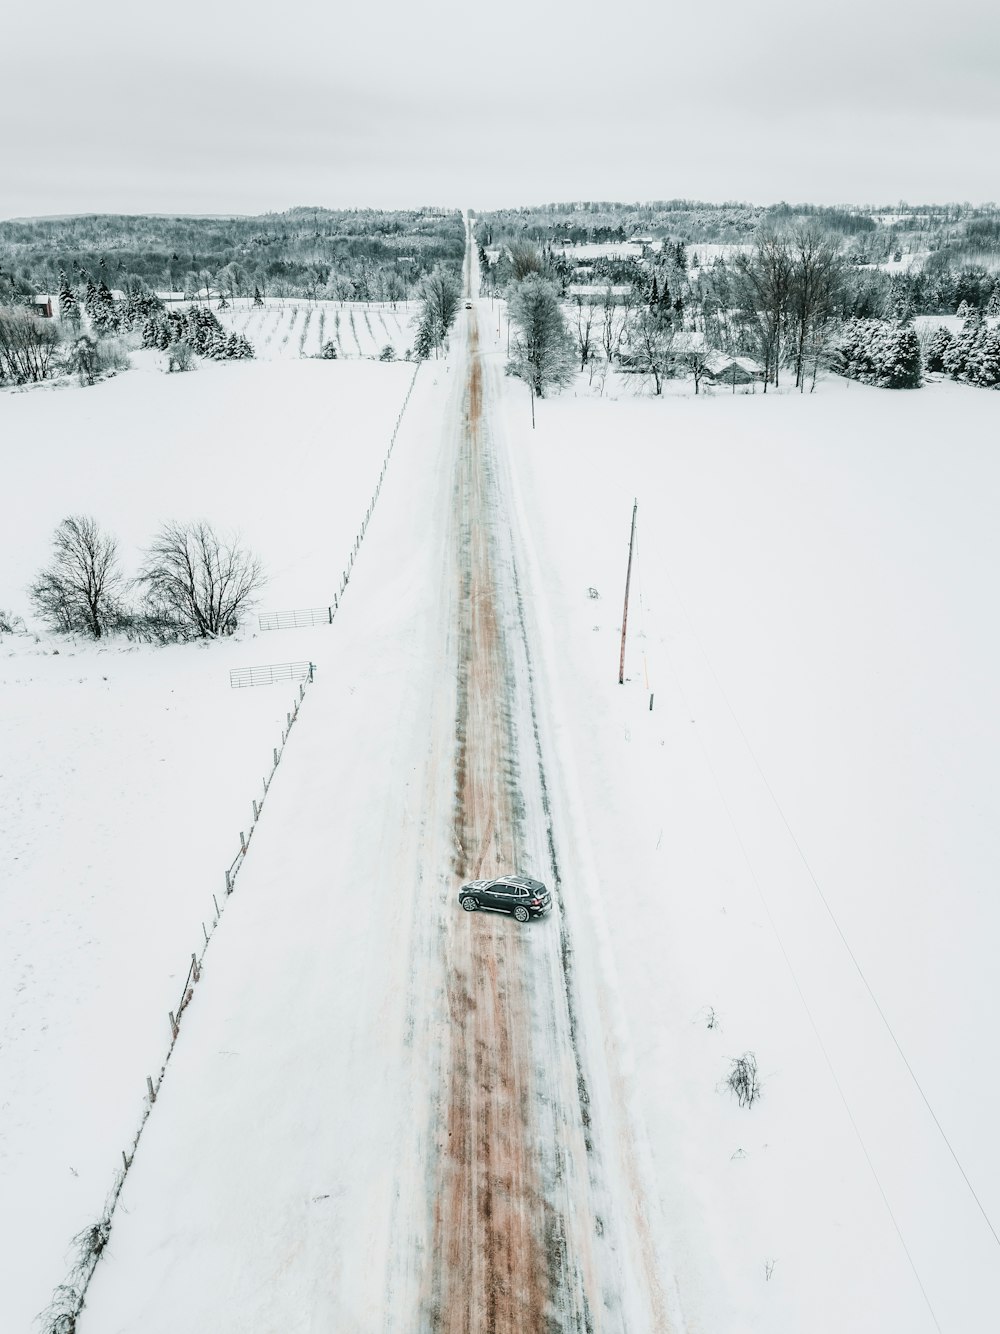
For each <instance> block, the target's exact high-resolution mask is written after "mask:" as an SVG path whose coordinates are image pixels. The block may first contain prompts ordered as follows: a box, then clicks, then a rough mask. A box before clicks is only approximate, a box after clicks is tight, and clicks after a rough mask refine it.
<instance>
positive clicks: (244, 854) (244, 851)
mask: <svg viewBox="0 0 1000 1334" xmlns="http://www.w3.org/2000/svg"><path fill="white" fill-rule="evenodd" d="M240 847H241V848H242V849H243V856H244V857H245V856H246V855H247V841H246V839H245V838H244V837H243V830H242V829H241V830H240Z"/></svg>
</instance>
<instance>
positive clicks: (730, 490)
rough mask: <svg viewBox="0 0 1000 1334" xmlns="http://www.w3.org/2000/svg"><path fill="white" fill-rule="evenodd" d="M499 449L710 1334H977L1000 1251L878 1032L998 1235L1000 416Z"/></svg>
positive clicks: (764, 404) (782, 420)
mask: <svg viewBox="0 0 1000 1334" xmlns="http://www.w3.org/2000/svg"><path fill="white" fill-rule="evenodd" d="M506 418H507V432H508V438H509V440H510V442H511V448H512V472H513V474H514V476H515V477H516V479H517V491H518V492H519V494H520V497H521V502H522V504H523V506H524V511H525V516H526V528H527V529H528V530H530V532H531V533H532V536H533V541H534V544H535V547H536V566H535V569H534V575H535V577H534V578H533V579H532V581H531V586H532V594H533V603H534V605H533V611H534V624H535V627H536V629H537V631H538V634H539V637H540V642H541V645H542V646H543V647H544V652H545V656H546V657H547V665H548V671H547V672H546V673H543V674H542V679H543V680H545V681H547V683H548V685H549V690H550V694H549V698H548V708H547V709H546V710H545V711H544V714H543V716H546V717H547V719H548V724H549V728H550V731H549V732H548V733H547V736H546V737H545V738H543V740H547V741H548V743H549V746H550V750H551V752H552V753H554V754H555V755H557V756H558V761H559V765H560V769H561V772H562V780H563V787H562V791H561V793H560V796H561V798H562V800H563V802H564V804H565V805H564V809H565V811H566V812H568V811H570V810H572V809H574V807H575V809H576V810H577V812H578V818H577V819H576V821H575V822H574V824H573V825H572V826H571V829H570V831H569V833H570V837H571V839H572V841H573V847H572V849H571V852H572V854H573V855H574V856H575V859H576V861H577V862H578V863H581V864H582V866H583V867H584V870H585V873H586V874H589V875H590V876H591V877H592V879H593V881H594V882H595V884H596V886H597V890H596V892H597V893H598V894H599V895H600V898H601V900H602V907H603V920H604V922H605V924H606V930H607V938H606V939H607V959H606V965H607V968H608V969H609V970H611V972H612V974H613V976H614V977H615V978H616V990H617V992H618V995H619V997H620V1001H621V1005H622V1008H623V1021H624V1026H625V1029H626V1030H627V1038H626V1039H625V1041H627V1043H628V1044H629V1046H630V1048H631V1051H632V1055H633V1059H634V1071H635V1087H634V1092H635V1106H636V1108H637V1110H638V1111H639V1113H640V1115H641V1119H642V1120H643V1121H644V1123H645V1126H646V1129H647V1132H648V1134H649V1138H650V1143H651V1151H652V1158H653V1162H654V1164H655V1176H656V1184H657V1187H658V1190H657V1194H658V1196H659V1199H660V1201H661V1202H662V1209H663V1215H662V1216H663V1220H664V1229H665V1237H666V1244H667V1251H668V1254H669V1256H670V1262H671V1264H672V1266H673V1268H674V1272H675V1275H676V1279H677V1283H678V1288H679V1292H680V1298H681V1302H682V1305H683V1307H684V1311H685V1315H686V1320H687V1328H688V1329H689V1330H727V1331H729V1330H760V1331H765V1330H766V1331H779V1330H780V1331H789V1334H791V1331H798V1330H802V1329H809V1330H811V1331H817V1332H820V1334H825V1332H826V1331H831V1332H832V1331H835V1330H842V1329H845V1328H849V1329H851V1330H855V1331H860V1330H864V1331H872V1334H875V1331H885V1330H889V1329H893V1330H903V1329H906V1330H908V1331H910V1330H923V1329H927V1330H932V1329H933V1328H934V1317H933V1316H932V1315H931V1312H930V1309H929V1307H930V1306H932V1307H933V1310H934V1312H935V1313H936V1317H937V1319H938V1320H939V1321H940V1327H941V1328H943V1329H945V1330H956V1331H957V1330H971V1329H982V1328H985V1326H986V1324H988V1322H989V1312H990V1311H991V1309H992V1307H993V1294H994V1292H995V1288H996V1284H997V1281H998V1279H1000V1252H998V1248H997V1244H996V1241H995V1239H994V1238H993V1237H992V1236H991V1235H990V1231H989V1227H988V1225H987V1223H986V1221H985V1220H984V1218H983V1217H982V1215H981V1213H980V1212H979V1210H978V1208H977V1206H976V1204H975V1201H974V1200H973V1199H972V1197H971V1194H970V1192H969V1191H968V1189H967V1188H966V1186H965V1184H964V1183H963V1181H962V1178H961V1175H960V1171H959V1169H958V1167H957V1166H956V1164H955V1162H954V1160H953V1158H952V1157H951V1154H950V1152H949V1150H948V1148H947V1147H946V1146H945V1144H944V1142H943V1139H942V1136H941V1134H940V1133H939V1132H938V1130H937V1129H936V1127H935V1125H934V1122H933V1120H932V1117H931V1114H930V1112H929V1111H928V1109H927V1107H926V1106H925V1104H924V1102H923V1100H922V1097H921V1093H920V1092H919V1091H918V1090H917V1088H916V1087H915V1083H914V1081H913V1079H911V1078H910V1075H909V1074H908V1072H907V1070H906V1067H905V1065H904V1063H903V1060H902V1057H901V1054H900V1051H899V1050H898V1049H897V1048H896V1046H895V1045H894V1042H893V1040H892V1038H891V1037H890V1036H889V1034H888V1032H887V1029H886V1025H885V1024H884V1023H883V1020H882V1018H881V1017H880V1015H879V1012H878V1009H877V1008H876V1003H875V1001H876V999H877V1002H878V1004H879V1005H880V1006H881V1008H882V1011H883V1014H884V1016H885V1019H886V1021H887V1022H888V1024H889V1025H890V1026H891V1028H892V1031H893V1033H894V1034H895V1038H896V1039H897V1040H898V1043H899V1047H900V1048H901V1049H902V1052H903V1053H905V1056H906V1058H907V1059H908V1060H909V1062H910V1064H911V1066H912V1070H913V1073H914V1075H915V1077H916V1080H918V1081H919V1083H920V1086H921V1088H922V1090H923V1093H924V1094H926V1097H927V1100H928V1102H929V1103H930V1105H931V1107H932V1108H933V1109H934V1113H935V1114H936V1115H937V1117H938V1118H939V1120H940V1123H941V1126H942V1127H943V1129H944V1131H945V1132H946V1134H947V1136H948V1138H949V1140H950V1142H951V1145H952V1147H953V1148H954V1151H955V1153H956V1154H957V1157H958V1158H959V1160H960V1161H961V1163H962V1167H963V1168H964V1170H965V1171H966V1172H967V1173H968V1176H969V1179H970V1180H971V1182H972V1183H973V1185H974V1187H975V1189H976V1192H977V1193H978V1195H979V1199H980V1200H981V1202H982V1204H983V1207H984V1208H985V1210H986V1212H987V1213H988V1214H989V1216H990V1218H991V1219H992V1220H993V1222H994V1225H995V1222H996V1219H997V1217H998V1215H1000V1151H998V1148H997V1144H996V1136H995V1133H994V1127H995V1125H996V1122H997V1119H998V1116H1000V1077H998V1075H997V1072H996V1068H995V1064H994V1063H993V1062H992V1061H991V1060H990V1059H989V1057H988V1056H987V1055H986V1053H988V1052H989V1051H990V1050H991V1047H992V1045H993V1042H994V1038H993V1029H994V1027H995V1018H996V1009H997V982H996V970H995V963H994V957H995V948H996V940H997V938H998V935H1000V908H998V905H997V899H996V895H995V892H994V887H995V884H996V880H997V874H998V870H1000V838H998V833H997V831H998V829H1000V784H998V781H997V765H996V755H997V753H998V748H1000V707H998V703H997V695H996V688H995V683H996V680H997V677H998V673H1000V631H998V627H997V622H996V618H995V617H994V616H992V615H991V614H990V612H989V608H990V606H991V605H992V601H993V590H992V586H993V582H994V573H995V570H996V568H997V564H998V560H1000V533H998V529H997V526H996V521H995V516H996V513H997V510H998V502H1000V460H998V458H997V455H996V452H995V447H994V446H995V442H996V440H997V436H998V428H1000V399H998V398H997V397H996V396H995V395H990V394H985V393H978V394H977V391H974V390H970V389H966V388H964V387H961V386H955V385H950V384H946V385H945V384H943V385H940V386H930V387H928V388H927V389H924V390H921V391H920V392H919V393H911V394H889V393H885V392H881V391H878V390H873V389H867V388H864V387H861V386H857V385H851V386H850V387H849V388H848V387H846V386H845V385H844V384H842V383H838V382H831V383H826V384H824V385H822V386H821V389H820V391H819V393H818V394H817V395H816V396H814V397H805V398H796V397H795V396H794V395H789V396H784V395H782V396H774V395H768V396H767V397H766V398H765V397H763V396H761V395H756V396H754V397H742V398H741V397H739V396H737V397H736V398H728V399H727V398H726V397H725V396H723V395H719V396H714V397H712V398H709V399H704V400H702V399H700V398H699V399H694V398H692V397H687V398H683V397H678V398H674V397H672V398H670V399H669V400H667V401H666V402H664V403H661V404H657V403H655V402H653V401H650V400H648V399H647V400H631V401H622V402H617V403H615V402H608V401H607V400H605V401H603V402H594V401H583V400H582V399H576V400H574V399H573V398H572V397H570V396H565V397H562V398H560V399H558V400H552V401H550V402H543V403H542V404H541V405H539V408H538V427H537V430H536V431H535V432H534V433H532V431H531V428H530V418H529V416H528V411H527V406H526V404H525V403H524V402H523V395H522V394H521V393H520V392H519V386H515V385H509V386H508V395H507V413H506ZM959 423H960V426H959ZM633 498H637V499H638V540H637V553H638V554H637V559H636V562H635V566H634V569H633V582H632V599H631V605H630V612H629V631H630V636H629V645H628V656H627V681H626V684H625V686H624V687H620V686H619V685H618V684H617V668H618V652H619V634H620V627H621V601H622V592H623V582H624V572H625V559H626V553H627V544H628V528H629V522H630V518H631V512H632V502H633ZM588 587H594V588H596V589H597V590H598V591H599V593H600V598H599V599H593V598H591V597H590V596H589V595H588V592H587V590H588ZM651 697H652V702H653V711H652V712H650V708H649V705H650V699H651ZM550 776H551V775H550ZM557 803H558V798H557ZM564 851H565V849H564ZM564 873H565V868H564ZM841 933H842V934H841ZM848 945H849V947H850V950H851V951H853V958H852V957H851V954H850V953H849V952H848ZM855 961H856V964H855ZM856 965H857V966H856ZM859 970H860V972H861V973H863V975H864V979H865V981H862V978H861V976H860V975H859ZM869 987H870V991H869V990H868V988H869ZM748 1050H749V1051H754V1052H755V1053H756V1055H757V1059H758V1062H759V1065H760V1071H761V1077H762V1082H763V1097H762V1099H761V1101H760V1102H759V1103H758V1104H757V1105H755V1106H754V1107H753V1108H752V1109H750V1110H747V1109H745V1108H740V1107H738V1106H737V1105H736V1101H735V1099H733V1098H731V1096H730V1095H729V1094H728V1092H725V1091H722V1089H721V1087H720V1086H721V1083H722V1080H723V1079H724V1077H725V1075H726V1073H727V1071H728V1068H729V1059H730V1058H732V1057H734V1056H739V1055H740V1054H742V1053H743V1052H745V1051H748ZM868 1159H870V1162H869V1161H868ZM883 1192H884V1198H883ZM890 1208H891V1211H892V1213H891V1216H890V1212H889V1210H890ZM893 1219H895V1222H894V1221H893ZM897 1225H898V1232H897V1230H896V1229H897ZM904 1244H905V1248H906V1249H905V1250H904ZM907 1250H908V1251H909V1256H910V1259H912V1266H911V1263H910V1259H908V1258H907V1254H906V1251H907ZM914 1271H916V1272H914ZM918 1275H919V1278H918V1277H917V1276H918ZM921 1284H922V1285H923V1288H924V1289H925V1291H926V1294H927V1299H928V1300H926V1301H925V1299H924V1296H923V1295H922V1292H921V1286H920V1285H921Z"/></svg>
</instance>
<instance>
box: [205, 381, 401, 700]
mask: <svg viewBox="0 0 1000 1334" xmlns="http://www.w3.org/2000/svg"><path fill="white" fill-rule="evenodd" d="M422 365H423V362H421V361H418V362H417V365H416V369H415V370H414V372H413V378H412V379H411V380H410V387H409V388H408V389H407V391H406V396H405V397H404V399H403V403H402V406H401V407H400V409H399V412H398V413H397V414H396V424H395V425H394V426H393V428H392V436H391V437H390V439H389V447H388V449H387V450H386V451H385V455H384V457H383V459H382V466H381V468H380V469H379V474H378V481H377V482H376V483H375V490H374V491H373V492H372V497H371V500H370V501H369V502H368V508H367V509H366V510H365V517H364V518H363V519H362V521H361V527H360V528H359V529H358V531H357V534H356V535H355V538H354V544H353V546H352V547H351V550H350V554H349V555H348V557H347V562H346V564H345V565H344V568H343V570H342V571H341V573H340V587H339V589H338V590H337V592H336V593H335V594H334V596H333V602H332V603H331V604H330V605H329V606H327V607H305V608H302V609H299V610H293V611H266V612H261V614H260V615H259V616H258V618H257V621H258V625H259V626H260V628H261V630H291V629H299V628H301V627H303V626H310V625H332V624H333V618H334V617H335V616H336V614H337V611H338V610H339V608H340V599H341V598H342V597H343V596H344V589H345V588H346V587H347V585H348V584H349V583H350V581H351V571H352V570H353V569H354V560H355V557H356V556H357V554H358V551H359V550H360V548H361V543H362V542H363V541H364V537H365V533H367V531H368V525H369V523H371V518H372V514H373V513H374V510H375V502H376V501H377V500H378V498H379V496H380V494H381V492H382V483H383V482H384V481H385V474H386V472H387V471H388V468H389V460H390V459H391V458H392V451H393V449H394V448H395V445H396V437H397V435H398V434H399V428H400V426H401V425H402V421H403V413H404V412H405V411H406V409H407V406H408V404H409V402H410V395H411V394H412V393H413V387H414V385H415V384H416V383H417V376H418V375H419V374H420V367H421V366H422ZM230 676H232V673H230ZM233 684H235V683H233ZM246 684H251V683H249V682H247V683H246ZM253 684H256V682H254V683H253Z"/></svg>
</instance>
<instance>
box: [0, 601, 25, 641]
mask: <svg viewBox="0 0 1000 1334" xmlns="http://www.w3.org/2000/svg"><path fill="white" fill-rule="evenodd" d="M24 629H25V626H24V620H23V618H22V617H20V616H17V615H15V613H14V612H12V611H7V610H6V609H5V608H3V607H0V635H23V634H24Z"/></svg>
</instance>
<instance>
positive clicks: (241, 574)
mask: <svg viewBox="0 0 1000 1334" xmlns="http://www.w3.org/2000/svg"><path fill="white" fill-rule="evenodd" d="M136 582H137V584H138V586H139V587H140V588H141V589H142V590H143V592H144V594H145V613H146V615H147V616H148V617H150V618H152V619H153V620H155V621H156V622H157V623H158V624H160V625H167V626H171V627H173V630H174V632H175V637H176V638H179V639H207V638H212V637H214V636H216V635H231V634H232V633H233V632H234V631H235V630H236V629H237V627H238V626H239V622H240V617H241V615H242V614H243V612H244V611H246V610H247V609H248V608H249V607H250V605H251V604H252V603H253V600H254V597H255V595H256V593H257V592H258V591H259V590H260V588H261V587H262V585H263V583H264V572H263V568H262V566H261V563H260V561H259V560H258V559H257V557H256V556H254V555H252V553H250V552H249V551H247V550H246V549H245V548H243V547H241V546H240V545H239V542H238V541H237V539H236V538H233V539H231V540H230V541H228V542H227V541H223V540H222V539H221V538H220V537H219V536H218V535H217V534H216V532H215V530H214V529H213V528H212V527H211V525H210V524H207V523H187V524H182V523H168V524H165V525H164V527H163V528H161V530H160V532H159V534H158V536H157V537H156V539H155V540H154V542H153V544H152V546H151V547H150V548H149V550H148V551H147V553H146V561H145V564H144V565H143V568H142V570H141V571H140V573H139V577H138V579H137V581H136Z"/></svg>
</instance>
